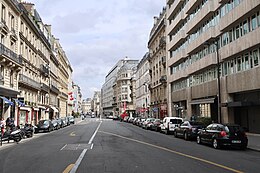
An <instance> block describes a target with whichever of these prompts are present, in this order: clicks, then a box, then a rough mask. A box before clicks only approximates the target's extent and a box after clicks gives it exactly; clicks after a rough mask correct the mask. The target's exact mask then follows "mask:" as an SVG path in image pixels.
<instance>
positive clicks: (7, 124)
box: [5, 117, 11, 131]
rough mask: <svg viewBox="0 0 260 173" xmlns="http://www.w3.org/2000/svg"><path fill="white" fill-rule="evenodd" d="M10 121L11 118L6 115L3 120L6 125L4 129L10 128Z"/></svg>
mask: <svg viewBox="0 0 260 173" xmlns="http://www.w3.org/2000/svg"><path fill="white" fill-rule="evenodd" d="M10 123H11V119H10V117H8V118H7V119H6V121H5V126H6V130H7V131H8V130H10Z"/></svg>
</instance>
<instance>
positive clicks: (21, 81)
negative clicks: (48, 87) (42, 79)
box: [19, 74, 41, 89]
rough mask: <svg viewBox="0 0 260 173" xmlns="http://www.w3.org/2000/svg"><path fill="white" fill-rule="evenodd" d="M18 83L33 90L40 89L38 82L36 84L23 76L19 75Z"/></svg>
mask: <svg viewBox="0 0 260 173" xmlns="http://www.w3.org/2000/svg"><path fill="white" fill-rule="evenodd" d="M19 82H20V83H23V84H24V85H27V86H30V87H32V88H35V89H40V88H41V84H40V83H39V82H36V81H35V80H33V79H31V78H29V77H27V76H25V75H23V74H20V75H19Z"/></svg>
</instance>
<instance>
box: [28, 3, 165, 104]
mask: <svg viewBox="0 0 260 173" xmlns="http://www.w3.org/2000/svg"><path fill="white" fill-rule="evenodd" d="M26 2H31V3H33V4H35V9H36V10H37V11H38V13H39V14H40V16H41V18H42V20H43V23H45V24H50V25H52V34H53V35H54V36H55V37H56V38H58V39H59V40H60V43H61V45H62V48H63V50H64V51H65V53H66V55H67V58H68V59H69V61H70V64H71V66H72V69H73V75H72V76H73V81H74V83H75V84H77V85H79V86H80V88H81V93H82V95H83V99H85V98H89V97H90V98H92V97H93V94H94V91H100V90H101V87H102V85H103V84H104V82H105V76H106V75H107V74H108V72H109V70H110V69H111V68H112V67H113V66H114V65H115V64H116V63H117V62H118V60H120V59H123V58H125V57H126V56H127V57H129V58H130V59H137V60H140V59H142V57H143V56H144V55H145V53H146V52H147V51H148V48H147V45H148V40H149V34H150V31H151V29H152V27H153V24H154V19H153V18H154V16H159V14H160V12H162V9H163V7H164V6H165V3H166V0H98V1H96V0H73V1H71V0H26Z"/></svg>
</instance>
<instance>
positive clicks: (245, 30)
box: [243, 21, 248, 34]
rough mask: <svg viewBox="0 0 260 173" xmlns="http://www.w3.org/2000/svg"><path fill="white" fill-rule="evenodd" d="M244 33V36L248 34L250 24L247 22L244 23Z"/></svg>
mask: <svg viewBox="0 0 260 173" xmlns="http://www.w3.org/2000/svg"><path fill="white" fill-rule="evenodd" d="M243 33H244V34H247V33H248V23H247V21H244V23H243Z"/></svg>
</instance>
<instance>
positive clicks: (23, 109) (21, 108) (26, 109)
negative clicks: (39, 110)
mask: <svg viewBox="0 0 260 173" xmlns="http://www.w3.org/2000/svg"><path fill="white" fill-rule="evenodd" d="M20 110H22V111H31V108H28V107H20Z"/></svg>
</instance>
